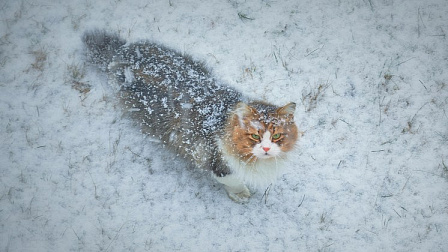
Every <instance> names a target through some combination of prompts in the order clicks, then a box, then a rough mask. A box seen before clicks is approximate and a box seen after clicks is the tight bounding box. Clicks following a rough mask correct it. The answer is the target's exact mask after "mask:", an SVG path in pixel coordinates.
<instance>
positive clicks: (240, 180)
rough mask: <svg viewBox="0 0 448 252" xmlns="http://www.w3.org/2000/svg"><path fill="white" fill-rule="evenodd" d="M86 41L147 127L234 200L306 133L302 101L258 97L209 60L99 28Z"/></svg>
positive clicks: (263, 179) (270, 175)
mask: <svg viewBox="0 0 448 252" xmlns="http://www.w3.org/2000/svg"><path fill="white" fill-rule="evenodd" d="M83 41H84V43H85V44H86V46H87V48H88V52H87V57H88V59H89V61H90V62H92V63H94V64H97V65H99V66H100V68H101V69H102V70H104V71H105V72H106V73H108V74H109V76H110V79H111V80H112V81H113V82H115V83H118V86H119V89H120V91H119V96H120V98H121V100H122V101H123V104H124V107H125V109H126V111H127V112H128V113H129V114H130V115H131V117H132V118H134V119H135V120H136V121H137V122H139V123H140V124H141V126H142V129H143V131H144V132H145V133H147V134H149V135H151V136H153V137H155V138H158V139H160V140H161V142H162V143H163V144H164V145H166V146H168V147H170V148H171V149H173V150H174V151H175V152H176V153H178V154H179V155H181V156H183V157H184V158H185V159H186V160H188V161H190V162H191V163H192V164H193V165H195V166H196V167H198V168H201V169H206V170H211V171H213V174H214V176H215V178H216V179H217V180H218V181H219V182H220V183H222V184H224V185H225V188H226V190H227V192H228V194H229V196H230V197H231V198H232V199H233V200H235V201H244V200H246V199H247V198H248V197H249V196H250V193H249V191H248V189H247V187H246V186H245V185H244V183H250V184H252V185H254V186H263V185H267V184H269V183H271V182H272V181H273V180H274V179H275V178H276V177H277V175H278V170H279V166H278V164H279V163H280V161H281V160H283V159H284V158H285V153H286V152H288V151H289V150H291V149H292V148H293V146H294V144H295V142H296V141H297V138H298V130H297V127H296V125H295V123H294V116H293V113H294V110H295V104H294V103H289V104H287V105H285V106H284V107H276V106H274V105H271V104H267V103H264V102H251V101H250V99H248V98H247V97H245V96H243V95H242V94H241V93H239V92H238V91H236V90H235V89H233V88H231V87H229V86H226V85H224V84H222V83H220V81H218V80H216V79H215V78H214V77H213V76H212V75H211V74H210V72H209V71H208V70H207V69H206V67H205V66H204V65H203V64H201V63H198V62H196V61H194V60H192V59H191V57H188V56H185V55H182V54H180V53H178V52H176V51H174V50H171V49H168V48H166V47H164V46H161V45H158V44H155V43H149V42H141V43H134V44H129V45H127V44H126V42H125V41H124V40H123V39H121V38H120V37H118V36H117V35H114V34H108V33H106V32H104V31H98V30H96V31H91V32H86V33H85V34H84V36H83Z"/></svg>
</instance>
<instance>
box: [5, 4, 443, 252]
mask: <svg viewBox="0 0 448 252" xmlns="http://www.w3.org/2000/svg"><path fill="white" fill-rule="evenodd" d="M0 13H1V14H0V16H1V18H0V20H1V22H0V48H1V49H0V137H1V141H2V143H3V144H2V145H1V147H0V172H1V173H0V251H174V250H182V251H316V250H317V251H361V250H362V251H445V250H446V248H447V247H448V241H447V239H446V237H448V194H447V191H448V148H447V147H446V146H447V142H448V127H447V125H448V115H447V109H448V86H447V81H448V78H447V77H448V74H447V71H446V69H448V50H446V49H447V48H448V42H447V39H446V32H447V31H448V27H447V26H448V2H447V1H444V0H430V1H425V2H422V1H416V0H412V1H405V0H369V1H354V0H349V1H324V0H317V1H311V0H307V1H294V0H285V1H270V0H268V1H255V0H246V1H239V0H231V1H217V0H211V1H198V0H194V1H193V0H171V1H158V0H150V1H147V0H145V1H143V0H137V1H124V0H122V1H90V0H87V1H86V0H83V1H71V2H70V3H69V2H67V1H60V0H54V1H42V0H41V1H39V0H38V1H8V0H6V1H2V2H0ZM92 28H100V29H103V28H105V29H107V30H109V31H116V32H119V33H120V34H121V36H122V37H123V38H125V39H126V40H127V41H128V42H135V41H141V40H149V41H154V42H157V43H160V44H163V45H165V46H167V47H170V48H174V49H176V50H179V51H181V52H183V53H185V54H188V55H191V56H192V57H193V58H194V59H196V60H199V61H203V62H205V63H206V64H207V66H208V67H210V68H211V69H212V71H213V73H214V75H215V76H216V77H217V78H218V79H220V80H222V81H223V82H225V83H228V84H229V85H230V86H232V87H234V88H237V89H238V90H240V91H241V92H243V93H244V94H246V95H248V96H251V97H254V98H258V99H264V100H266V101H268V102H272V103H275V104H277V105H284V104H287V103H288V102H295V103H297V110H296V114H295V116H296V121H297V124H298V126H299V128H300V129H301V130H302V131H303V132H304V135H303V137H302V138H301V139H300V141H299V144H298V146H297V147H298V148H297V149H296V150H295V151H293V153H292V155H291V157H290V158H289V160H287V162H286V163H287V167H286V173H285V174H284V176H282V177H281V178H280V179H279V180H278V182H277V183H276V184H274V185H272V186H271V187H270V189H268V190H266V191H262V190H261V191H260V190H258V191H254V195H253V196H252V198H251V199H250V201H249V202H248V203H247V204H243V205H241V204H235V203H234V202H232V201H231V200H229V199H228V198H227V196H226V194H225V192H224V189H223V188H222V187H221V186H220V185H219V184H218V183H217V182H215V181H214V180H213V179H211V178H210V175H209V173H205V172H201V171H197V170H194V169H191V168H190V167H186V165H185V162H183V161H182V159H180V158H177V157H176V156H175V155H174V154H172V153H169V152H167V151H166V150H164V149H163V148H162V147H160V145H158V144H157V143H155V142H154V139H153V138H151V137H149V136H144V135H142V134H141V133H140V132H139V130H138V127H136V126H135V124H136V123H134V122H131V121H129V120H128V119H126V118H124V117H122V114H121V111H120V104H119V102H118V100H117V98H116V97H115V96H114V87H112V86H110V85H109V84H107V78H106V77H105V76H104V75H102V74H101V73H100V72H99V71H95V70H93V69H90V68H88V67H86V66H85V64H84V59H83V50H84V49H83V46H82V43H81V39H80V38H81V36H82V34H83V32H84V31H85V30H88V29H92ZM129 77H131V76H129ZM137 124H138V123H137Z"/></svg>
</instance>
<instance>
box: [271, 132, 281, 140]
mask: <svg viewBox="0 0 448 252" xmlns="http://www.w3.org/2000/svg"><path fill="white" fill-rule="evenodd" d="M281 136H282V135H281V134H280V133H277V134H274V135H272V139H274V140H276V139H279V138H280V137H281Z"/></svg>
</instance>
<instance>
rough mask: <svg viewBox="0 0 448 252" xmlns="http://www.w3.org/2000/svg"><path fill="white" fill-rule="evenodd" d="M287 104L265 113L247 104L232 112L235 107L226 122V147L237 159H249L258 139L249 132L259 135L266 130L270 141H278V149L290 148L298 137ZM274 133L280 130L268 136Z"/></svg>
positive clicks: (286, 150) (253, 158)
mask: <svg viewBox="0 0 448 252" xmlns="http://www.w3.org/2000/svg"><path fill="white" fill-rule="evenodd" d="M289 105H290V104H288V105H286V106H284V107H280V108H278V109H276V110H275V111H271V112H267V113H261V112H258V111H257V110H256V109H255V108H254V107H252V106H248V105H246V106H247V107H244V108H242V109H243V112H241V110H240V111H239V113H238V112H235V111H238V108H237V109H236V110H234V112H233V113H232V114H231V115H230V117H229V120H228V122H227V126H226V136H225V139H224V143H225V147H226V148H227V150H228V151H229V152H230V153H232V154H234V155H236V156H238V157H239V158H240V159H241V161H243V162H245V163H253V162H255V161H256V158H255V157H254V155H253V154H252V149H253V148H254V146H255V145H256V144H257V143H259V142H260V139H255V138H254V137H253V135H257V136H262V135H263V134H264V133H265V132H266V131H269V132H270V133H271V134H270V135H271V142H273V143H276V144H278V145H279V147H280V149H281V150H282V152H288V151H290V150H291V149H292V148H293V147H294V144H295V143H296V141H297V140H298V137H299V131H298V128H297V126H296V124H295V123H294V115H293V114H292V113H290V112H291V111H290V110H288V108H287V106H289ZM238 106H241V105H237V107H238ZM242 106H244V105H242ZM292 112H293V110H292ZM276 134H280V137H279V138H277V139H273V138H272V136H274V135H276Z"/></svg>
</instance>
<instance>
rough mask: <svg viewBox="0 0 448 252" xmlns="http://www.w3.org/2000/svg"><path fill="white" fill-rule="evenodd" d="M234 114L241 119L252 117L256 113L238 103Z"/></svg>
mask: <svg viewBox="0 0 448 252" xmlns="http://www.w3.org/2000/svg"><path fill="white" fill-rule="evenodd" d="M234 112H235V114H236V115H237V116H238V117H239V118H243V117H246V116H249V115H253V114H255V113H256V112H257V111H256V110H255V109H254V108H252V107H251V106H249V105H247V104H246V103H244V102H239V103H238V104H236V106H235V110H234Z"/></svg>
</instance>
